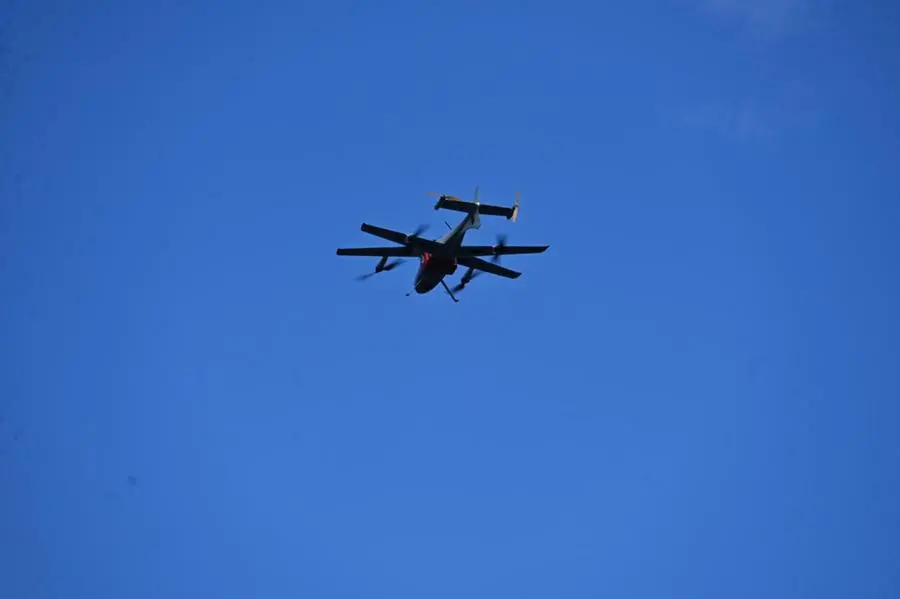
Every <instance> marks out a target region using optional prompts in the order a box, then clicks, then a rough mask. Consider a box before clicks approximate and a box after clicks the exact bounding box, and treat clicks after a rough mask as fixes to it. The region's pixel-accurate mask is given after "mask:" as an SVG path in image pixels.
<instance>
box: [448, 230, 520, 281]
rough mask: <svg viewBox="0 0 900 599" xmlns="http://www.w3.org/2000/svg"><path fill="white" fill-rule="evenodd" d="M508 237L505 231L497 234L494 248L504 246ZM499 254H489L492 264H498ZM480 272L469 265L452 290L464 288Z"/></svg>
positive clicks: (480, 272)
mask: <svg viewBox="0 0 900 599" xmlns="http://www.w3.org/2000/svg"><path fill="white" fill-rule="evenodd" d="M508 238H509V236H508V235H506V234H505V233H501V234H499V235H497V245H496V246H494V247H496V248H503V247H506V241H507V239H508ZM500 256H501V254H494V255H493V256H491V262H493V263H494V264H498V263H499V262H500ZM482 274H484V272H483V271H480V270H476V269H474V268H471V267H470V268H469V269H468V270H466V272H465V274H464V275H463V276H462V278H461V279H460V280H459V283H457V284H456V286H455V287H454V288H453V292H454V293H457V292H459V291H462V290H463V289H465V288H466V285H468V284H469V282H471V281H472V279H474V278H475V277H477V276H479V275H482Z"/></svg>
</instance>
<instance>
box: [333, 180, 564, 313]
mask: <svg viewBox="0 0 900 599" xmlns="http://www.w3.org/2000/svg"><path fill="white" fill-rule="evenodd" d="M441 208H443V209H445V210H454V211H456V212H463V213H465V214H466V216H465V217H464V218H463V220H462V221H460V223H459V224H457V225H456V227H450V225H447V226H448V228H450V231H449V232H448V233H446V234H445V235H443V236H442V237H440V238H438V239H426V238H424V237H420V235H421V233H422V232H423V231H424V229H425V227H420V228H419V229H418V230H417V231H415V232H414V233H411V234H406V233H402V232H400V231H394V230H391V229H384V228H382V227H376V226H374V225H370V224H367V223H363V224H362V226H361V227H360V229H361V230H362V231H363V232H364V233H368V234H370V235H374V236H375V237H379V238H381V239H385V240H387V241H391V242H393V243H396V244H398V245H397V246H394V247H366V248H339V249H338V250H337V255H338V256H379V257H380V258H381V259H380V260H379V261H378V264H377V265H376V266H375V271H374V272H372V273H368V274H367V275H363V277H361V278H367V277H369V276H371V275H373V274H376V273H379V272H384V271H388V270H392V269H393V268H394V267H396V266H397V265H398V264H400V262H399V261H395V262H391V263H388V261H387V260H388V258H391V257H396V258H413V257H417V258H418V259H419V268H418V270H417V271H416V276H415V280H414V283H413V291H415V292H416V293H418V294H423V293H428V292H429V291H431V290H433V289H434V288H435V287H437V286H438V285H442V286H443V287H444V289H445V290H446V291H447V294H448V295H450V297H451V298H452V299H453V301H454V302H456V301H458V300H457V299H456V296H455V295H454V291H457V292H458V291H461V290H462V289H463V288H465V286H466V285H468V283H469V282H470V281H471V280H472V279H473V278H474V277H475V276H477V275H478V274H479V273H482V272H487V273H490V274H494V275H498V276H501V277H506V278H509V279H516V278H518V277H519V276H521V274H522V273H520V272H516V271H514V270H510V269H508V268H504V267H502V266H500V265H499V264H498V263H497V262H498V261H499V258H500V256H504V255H509V254H539V253H542V252H544V251H546V250H547V248H549V247H550V246H549V245H543V246H521V245H520V246H510V245H506V241H505V239H504V238H500V239H499V240H498V243H497V244H496V245H463V241H464V239H465V236H466V233H467V232H468V231H470V230H472V229H479V228H481V215H482V214H483V215H488V216H505V217H506V218H507V219H509V220H512V221H515V220H516V217H517V216H518V213H519V196H518V194H517V195H516V201H515V204H514V205H513V206H512V207H506V206H495V205H492V204H482V203H481V202H479V200H478V188H477V187H476V188H475V199H474V201H471V202H468V201H465V200H460V199H459V198H455V197H452V196H446V195H440V196H439V199H438V201H437V203H436V204H435V205H434V209H435V210H438V209H441ZM479 256H492V258H493V259H492V261H490V262H489V261H487V260H483V259H481V258H480V257H479ZM459 266H465V267H466V268H467V270H466V272H465V274H463V276H462V278H461V279H460V282H459V284H458V285H456V287H454V288H453V289H452V290H451V289H450V288H449V287H448V286H447V282H446V281H445V280H444V279H445V277H447V276H450V275H452V274H454V273H455V272H456V270H457V268H458V267H459ZM411 293H412V291H411V292H409V293H407V294H406V295H410V294H411Z"/></svg>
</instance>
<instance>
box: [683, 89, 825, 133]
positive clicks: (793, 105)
mask: <svg viewBox="0 0 900 599" xmlns="http://www.w3.org/2000/svg"><path fill="white" fill-rule="evenodd" d="M816 119H817V111H816V104H815V95H814V94H813V93H812V90H811V89H810V88H808V87H807V86H803V85H799V84H796V85H792V86H789V87H787V88H785V89H783V90H781V91H780V92H778V93H776V92H768V93H759V94H756V95H753V96H749V97H745V98H740V99H733V100H717V101H714V102H708V103H701V104H700V105H698V106H696V107H694V108H693V109H691V110H688V111H687V112H686V116H685V118H684V121H683V122H684V124H685V125H686V126H689V127H692V128H698V129H702V130H706V131H708V132H710V133H712V134H714V135H717V136H720V137H723V138H726V139H729V140H731V141H735V142H767V141H776V140H778V139H780V138H781V137H782V136H785V135H790V134H793V133H797V132H800V131H802V130H804V129H807V128H808V127H811V126H813V125H814V124H815V123H816Z"/></svg>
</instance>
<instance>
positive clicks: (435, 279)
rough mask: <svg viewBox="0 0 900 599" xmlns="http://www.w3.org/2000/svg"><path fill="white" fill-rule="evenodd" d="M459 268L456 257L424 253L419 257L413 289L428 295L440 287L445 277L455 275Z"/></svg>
mask: <svg viewBox="0 0 900 599" xmlns="http://www.w3.org/2000/svg"><path fill="white" fill-rule="evenodd" d="M457 266H458V264H457V261H456V258H455V257H446V256H435V255H434V254H430V253H428V252H423V253H422V255H420V256H419V269H418V270H417V271H416V279H415V285H414V287H413V288H414V289H415V291H416V293H419V294H423V293H428V292H429V291H431V290H432V289H434V288H435V287H437V286H438V285H440V283H441V281H442V280H443V278H444V277H446V276H448V275H452V274H453V273H455V272H456V268H457Z"/></svg>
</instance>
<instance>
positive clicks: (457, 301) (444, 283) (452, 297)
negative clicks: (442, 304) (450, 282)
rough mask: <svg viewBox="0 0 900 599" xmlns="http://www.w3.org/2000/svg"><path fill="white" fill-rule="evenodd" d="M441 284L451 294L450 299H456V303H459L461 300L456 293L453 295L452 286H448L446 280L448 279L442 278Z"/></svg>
mask: <svg viewBox="0 0 900 599" xmlns="http://www.w3.org/2000/svg"><path fill="white" fill-rule="evenodd" d="M441 285H443V286H444V289H445V290H446V291H447V295H449V296H450V299H452V300H453V301H454V302H455V303H457V304H458V303H459V300H458V299H456V296H455V295H453V292H452V291H450V288H449V287H447V282H446V281H444V279H441Z"/></svg>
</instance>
